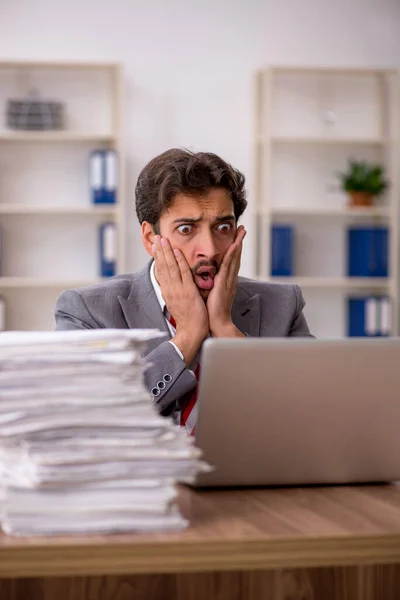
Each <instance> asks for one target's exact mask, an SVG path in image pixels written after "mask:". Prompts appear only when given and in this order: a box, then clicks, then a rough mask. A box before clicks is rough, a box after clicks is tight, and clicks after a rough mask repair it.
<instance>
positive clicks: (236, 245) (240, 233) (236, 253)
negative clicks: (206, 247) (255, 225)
mask: <svg viewBox="0 0 400 600" xmlns="http://www.w3.org/2000/svg"><path fill="white" fill-rule="evenodd" d="M246 234H247V231H246V230H245V228H244V227H243V225H240V227H238V229H237V231H236V236H235V241H234V242H233V243H232V244H231V245H230V246H229V248H228V250H227V251H226V253H225V256H224V258H223V259H222V263H221V266H220V271H221V269H222V270H227V269H228V267H229V266H230V265H231V264H232V262H233V261H235V259H236V260H239V262H240V256H241V254H242V242H243V240H244V238H245V237H246Z"/></svg>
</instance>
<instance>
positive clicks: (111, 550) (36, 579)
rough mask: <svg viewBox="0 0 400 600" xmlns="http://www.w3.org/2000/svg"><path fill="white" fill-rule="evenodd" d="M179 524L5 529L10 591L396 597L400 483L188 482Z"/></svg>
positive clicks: (360, 599) (277, 598)
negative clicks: (91, 531) (55, 533)
mask: <svg viewBox="0 0 400 600" xmlns="http://www.w3.org/2000/svg"><path fill="white" fill-rule="evenodd" d="M181 504H182V509H183V512H184V513H185V514H186V515H187V516H188V517H189V518H190V520H191V523H192V525H191V527H190V528H189V529H188V530H186V531H185V532H183V533H180V534H163V535H146V536H135V535H118V536H93V537H69V538H63V539H61V538H47V539H17V538H9V537H5V536H2V537H1V536H0V599H1V600H211V599H213V598H217V599H218V600H228V599H229V600H241V599H248V600H378V599H379V600H380V599H382V600H394V599H396V600H398V599H399V598H400V567H399V564H400V487H399V486H376V487H375V486H368V487H353V488H350V487H345V488H343V487H342V488H340V487H336V488H313V489H312V488H309V489H287V490H247V491H223V492H201V493H199V492H191V491H189V490H187V489H183V490H182V493H181Z"/></svg>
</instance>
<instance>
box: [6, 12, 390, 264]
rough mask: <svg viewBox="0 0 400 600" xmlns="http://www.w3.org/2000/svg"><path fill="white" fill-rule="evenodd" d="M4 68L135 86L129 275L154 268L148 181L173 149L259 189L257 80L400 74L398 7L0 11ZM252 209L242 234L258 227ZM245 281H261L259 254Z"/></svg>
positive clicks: (130, 124) (129, 128)
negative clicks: (44, 68) (147, 235)
mask: <svg viewBox="0 0 400 600" xmlns="http://www.w3.org/2000/svg"><path fill="white" fill-rule="evenodd" d="M0 57H1V58H3V59H5V58H15V59H26V58H31V59H64V60H68V59H77V60H81V59H82V60H83V59H87V60H118V61H121V62H123V63H124V65H125V74H126V114H125V124H126V128H125V130H126V148H127V161H128V165H127V166H128V169H127V170H128V189H129V190H131V192H130V194H131V197H132V214H131V218H130V219H129V223H128V227H129V233H130V236H131V248H130V254H129V256H130V267H131V268H132V269H136V268H137V267H139V266H140V265H141V264H142V263H143V260H144V256H145V255H144V252H143V251H142V249H141V244H140V241H139V238H138V231H139V229H138V226H137V223H136V216H135V214H134V208H133V206H134V205H133V190H134V185H135V182H136V179H137V175H138V172H139V170H140V168H141V167H142V166H144V164H145V163H146V161H147V160H149V159H150V158H152V157H153V156H154V155H155V154H157V153H159V152H161V151H163V150H165V149H167V148H169V147H172V146H187V147H191V148H194V149H197V150H209V151H214V152H216V153H219V154H221V155H222V156H223V157H224V158H225V159H227V160H229V161H231V162H232V163H233V164H234V165H235V166H237V167H238V168H240V169H241V170H243V171H244V173H245V174H246V176H247V179H248V184H249V188H250V190H251V183H252V72H253V70H254V69H256V68H258V67H260V66H264V65H267V64H269V63H271V64H323V65H341V66H347V65H351V66H371V65H373V66H385V67H386V66H394V67H400V2H398V0H352V1H351V2H350V1H349V0H275V1H273V0H200V1H194V0H147V1H146V2H144V1H141V2H139V1H137V0H113V1H112V2H111V1H110V0H68V2H65V1H63V0H13V1H12V2H7V1H6V0H0ZM250 211H251V196H250V208H249V210H248V214H247V217H246V218H245V219H244V221H243V222H244V223H245V224H247V225H248V226H249V227H250V235H249V236H248V238H247V241H248V240H249V239H250V236H251V219H250V216H251V215H250ZM242 265H243V268H242V274H243V275H251V273H252V253H251V248H250V244H249V243H248V245H247V247H246V248H245V251H244V255H243V261H242Z"/></svg>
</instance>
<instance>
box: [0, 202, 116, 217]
mask: <svg viewBox="0 0 400 600" xmlns="http://www.w3.org/2000/svg"><path fill="white" fill-rule="evenodd" d="M118 210H119V207H118V205H115V204H98V205H89V206H46V205H35V204H32V205H29V204H17V203H15V204H6V203H4V204H2V203H0V214H2V215H82V216H83V215H88V216H90V215H93V216H101V215H116V214H117V212H118Z"/></svg>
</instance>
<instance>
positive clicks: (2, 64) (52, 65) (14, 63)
mask: <svg viewBox="0 0 400 600" xmlns="http://www.w3.org/2000/svg"><path fill="white" fill-rule="evenodd" d="M119 67H120V63H118V62H85V61H82V62H79V61H64V60H60V61H57V60H53V61H52V60H0V69H77V70H79V69H83V70H89V71H90V70H91V69H93V70H103V69H118V68H119Z"/></svg>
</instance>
